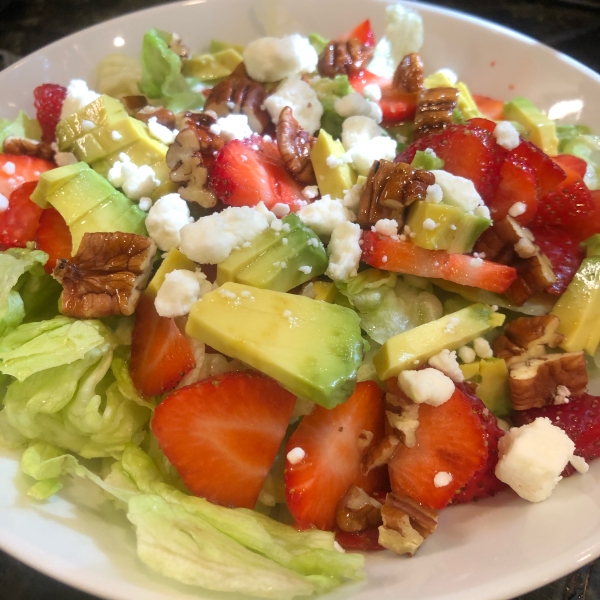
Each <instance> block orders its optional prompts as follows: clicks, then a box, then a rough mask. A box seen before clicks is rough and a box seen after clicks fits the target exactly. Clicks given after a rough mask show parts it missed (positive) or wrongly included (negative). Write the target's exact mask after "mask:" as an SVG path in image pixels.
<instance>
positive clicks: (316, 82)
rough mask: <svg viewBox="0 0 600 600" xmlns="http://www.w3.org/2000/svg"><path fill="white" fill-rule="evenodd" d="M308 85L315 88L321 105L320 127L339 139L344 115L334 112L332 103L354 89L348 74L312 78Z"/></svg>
mask: <svg viewBox="0 0 600 600" xmlns="http://www.w3.org/2000/svg"><path fill="white" fill-rule="evenodd" d="M310 86H311V87H312V88H313V90H315V92H316V94H317V98H319V102H320V103H321V104H322V105H323V116H322V117H321V128H322V129H324V130H325V131H326V132H327V133H329V134H330V135H331V136H333V138H334V139H339V138H340V137H341V135H342V124H343V122H344V117H340V115H338V114H337V112H335V109H334V104H335V101H336V100H338V99H339V98H343V97H344V96H347V95H348V94H350V93H352V92H353V91H354V90H353V89H352V86H351V85H350V81H349V80H348V76H347V75H336V76H335V77H334V78H333V79H329V78H327V77H321V78H318V79H313V80H311V82H310Z"/></svg>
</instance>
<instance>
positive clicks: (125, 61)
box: [95, 54, 142, 98]
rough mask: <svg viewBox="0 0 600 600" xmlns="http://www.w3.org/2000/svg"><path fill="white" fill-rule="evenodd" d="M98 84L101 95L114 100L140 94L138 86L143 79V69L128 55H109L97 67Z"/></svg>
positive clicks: (97, 87)
mask: <svg viewBox="0 0 600 600" xmlns="http://www.w3.org/2000/svg"><path fill="white" fill-rule="evenodd" d="M96 77H97V84H96V87H95V89H96V90H98V92H99V93H100V94H107V95H108V96H112V97H113V98H120V97H121V96H135V95H137V94H139V88H138V84H139V82H140V81H141V79H142V67H141V65H140V63H139V61H138V60H137V59H136V58H133V57H131V56H127V55H126V54H109V55H108V56H105V57H104V58H103V59H102V60H101V61H100V62H99V63H98V66H97V67H96Z"/></svg>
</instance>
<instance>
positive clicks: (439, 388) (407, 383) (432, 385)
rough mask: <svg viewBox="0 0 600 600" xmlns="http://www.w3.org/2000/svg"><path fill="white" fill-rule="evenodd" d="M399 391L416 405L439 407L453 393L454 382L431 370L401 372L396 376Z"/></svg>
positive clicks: (439, 372)
mask: <svg viewBox="0 0 600 600" xmlns="http://www.w3.org/2000/svg"><path fill="white" fill-rule="evenodd" d="M398 385H399V386H400V389H401V390H402V391H403V392H404V393H405V394H406V395H407V396H408V397H409V398H410V399H411V400H412V401H413V402H416V403H417V404H423V403H425V404H429V405H431V406H440V405H441V404H444V402H446V401H448V400H449V399H450V396H452V394H453V393H454V389H455V388H454V382H453V381H452V379H450V377H448V376H447V375H444V373H442V372H441V371H438V370H437V369H433V368H427V369H422V370H420V371H402V373H400V375H398Z"/></svg>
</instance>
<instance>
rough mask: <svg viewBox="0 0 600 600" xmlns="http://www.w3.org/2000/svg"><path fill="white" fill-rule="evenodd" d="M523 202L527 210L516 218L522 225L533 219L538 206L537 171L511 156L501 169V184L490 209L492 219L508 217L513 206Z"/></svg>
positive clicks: (490, 204) (490, 203) (489, 205)
mask: <svg viewBox="0 0 600 600" xmlns="http://www.w3.org/2000/svg"><path fill="white" fill-rule="evenodd" d="M517 202H521V203H523V204H524V205H525V207H526V210H525V212H524V213H523V214H521V215H519V216H518V217H516V219H517V221H519V223H521V224H522V225H526V224H527V223H529V221H531V219H533V216H534V215H535V211H536V210H537V205H538V184H537V177H536V174H535V170H534V169H533V167H531V166H530V165H529V164H527V163H526V162H525V161H524V160H522V159H519V158H515V157H513V156H509V157H508V158H507V159H506V160H505V161H504V164H503V165H502V167H501V169H500V184H499V185H498V190H497V191H496V195H495V196H494V199H493V200H492V201H491V202H489V204H488V207H489V209H490V213H491V214H492V218H493V219H494V220H500V219H503V218H504V217H506V215H507V214H508V211H509V210H510V208H511V207H512V206H513V204H515V203H517Z"/></svg>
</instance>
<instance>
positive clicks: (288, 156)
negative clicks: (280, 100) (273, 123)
mask: <svg viewBox="0 0 600 600" xmlns="http://www.w3.org/2000/svg"><path fill="white" fill-rule="evenodd" d="M316 142H317V140H316V138H314V137H312V136H311V135H310V133H308V131H305V130H304V129H302V128H301V127H300V125H299V124H298V121H296V119H295V118H294V115H293V113H292V109H291V108H290V107H289V106H286V107H285V108H284V109H283V110H282V111H281V113H280V114H279V121H277V147H278V148H279V152H280V153H281V157H282V158H283V162H284V163H285V168H286V169H287V170H288V171H289V172H290V173H291V174H292V175H293V176H294V178H295V179H296V180H297V181H299V182H300V183H303V184H304V185H316V183H317V178H316V176H315V171H314V169H313V165H312V162H311V160H310V151H311V149H312V147H313V146H314V145H315V143H316Z"/></svg>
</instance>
